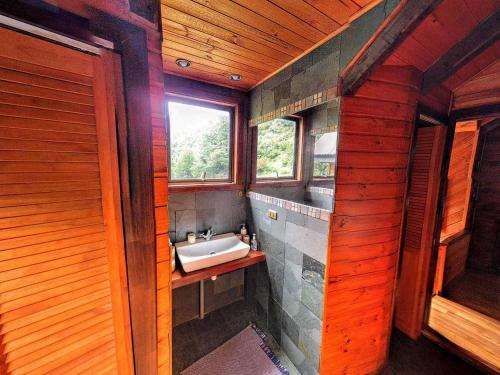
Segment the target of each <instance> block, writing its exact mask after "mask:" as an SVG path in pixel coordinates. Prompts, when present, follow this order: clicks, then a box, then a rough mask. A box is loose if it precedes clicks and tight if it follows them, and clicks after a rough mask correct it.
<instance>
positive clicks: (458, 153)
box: [441, 121, 479, 240]
mask: <svg viewBox="0 0 500 375" xmlns="http://www.w3.org/2000/svg"><path fill="white" fill-rule="evenodd" d="M474 123H475V129H474V130H472V131H462V130H463V129H461V126H460V123H457V127H458V128H457V129H458V131H456V132H455V136H454V139H453V146H452V149H451V157H450V165H449V169H448V180H447V188H446V198H445V204H444V212H443V220H442V225H441V239H442V240H443V239H445V238H447V237H450V236H452V235H454V234H457V233H459V232H461V231H463V230H464V229H465V227H466V225H467V217H468V211H469V209H468V208H469V202H470V198H471V196H470V195H471V188H472V172H473V169H474V159H475V156H476V147H477V141H478V136H479V130H478V129H477V121H474Z"/></svg>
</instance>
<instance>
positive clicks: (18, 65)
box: [0, 28, 133, 374]
mask: <svg viewBox="0 0 500 375" xmlns="http://www.w3.org/2000/svg"><path fill="white" fill-rule="evenodd" d="M0 45H1V46H2V47H1V48H0V359H1V362H0V363H1V364H2V368H0V373H2V374H45V373H51V374H70V373H71V374H80V373H92V374H101V373H120V374H130V373H132V372H133V364H132V363H133V362H132V350H131V334H130V318H129V312H128V311H129V306H128V294H127V278H126V271H125V254H124V243H123V228H122V218H121V209H120V195H119V193H120V189H119V175H118V162H117V145H116V138H115V135H116V130H115V121H114V117H113V116H114V109H113V100H110V99H111V98H113V97H114V93H113V85H112V84H111V83H107V82H106V77H107V76H109V74H107V72H109V71H108V70H106V67H110V66H112V64H111V63H108V62H109V60H110V59H111V56H110V53H109V52H108V53H104V54H103V55H102V56H94V55H90V54H87V53H83V52H79V51H76V50H73V49H70V48H67V47H63V46H60V45H56V44H53V43H50V42H47V41H44V40H41V39H37V38H34V37H31V36H27V35H24V34H21V33H18V32H15V31H12V30H8V29H3V28H0Z"/></svg>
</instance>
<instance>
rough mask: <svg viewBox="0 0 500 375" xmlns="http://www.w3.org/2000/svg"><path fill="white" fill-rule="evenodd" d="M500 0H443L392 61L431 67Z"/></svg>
mask: <svg viewBox="0 0 500 375" xmlns="http://www.w3.org/2000/svg"><path fill="white" fill-rule="evenodd" d="M499 3H500V2H499V0H481V1H478V0H443V1H442V3H441V4H440V5H439V6H438V7H437V8H436V9H435V10H434V11H433V12H432V13H431V14H430V15H429V16H427V17H426V18H425V19H424V20H423V21H422V22H421V23H420V24H419V25H418V26H417V28H416V29H415V30H414V31H413V32H412V33H411V34H410V35H409V36H408V37H407V38H406V39H405V40H404V43H402V44H401V46H399V47H398V48H397V49H396V50H395V51H394V53H393V54H392V55H391V57H390V58H389V59H388V60H387V61H386V64H388V65H413V66H415V67H416V68H417V69H418V70H420V71H421V72H425V71H427V70H428V69H429V68H430V67H431V66H432V65H433V64H434V63H435V62H436V61H438V59H439V58H440V57H441V56H443V55H444V54H445V53H446V52H447V51H448V50H449V49H450V48H452V47H453V46H454V45H455V44H456V43H458V42H459V41H461V40H463V39H464V38H465V37H466V36H467V35H468V34H469V33H471V32H472V31H473V30H474V29H475V28H476V27H478V26H479V24H481V23H482V22H484V21H485V19H487V18H488V17H489V16H491V15H492V14H493V13H495V11H497V10H498V8H499Z"/></svg>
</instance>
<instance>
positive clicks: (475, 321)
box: [429, 296, 500, 373]
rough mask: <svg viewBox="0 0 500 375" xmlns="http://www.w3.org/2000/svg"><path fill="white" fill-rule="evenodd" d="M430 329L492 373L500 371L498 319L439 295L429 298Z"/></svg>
mask: <svg viewBox="0 0 500 375" xmlns="http://www.w3.org/2000/svg"><path fill="white" fill-rule="evenodd" d="M429 326H430V327H431V328H432V329H434V330H435V331H436V332H438V333H440V334H441V335H443V336H444V337H445V338H447V339H448V340H450V341H451V342H452V343H454V344H456V345H458V346H459V347H461V348H463V349H464V350H466V351H467V352H469V354H471V355H472V357H473V358H476V359H479V360H480V361H481V362H482V363H484V364H485V365H486V366H488V367H489V368H490V370H491V371H492V372H493V373H498V372H499V371H500V360H499V358H498V353H499V351H500V323H499V322H498V320H496V319H493V318H490V317H488V316H486V315H483V314H481V313H478V312H476V311H474V310H472V309H469V308H467V307H464V306H462V305H459V304H458V303H455V302H452V301H450V300H448V299H445V298H443V297H441V296H434V297H432V302H431V308H430V316H429Z"/></svg>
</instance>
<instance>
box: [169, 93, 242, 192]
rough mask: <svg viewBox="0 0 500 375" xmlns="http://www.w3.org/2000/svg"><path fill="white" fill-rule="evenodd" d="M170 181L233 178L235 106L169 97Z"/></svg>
mask: <svg viewBox="0 0 500 375" xmlns="http://www.w3.org/2000/svg"><path fill="white" fill-rule="evenodd" d="M167 106H168V118H169V132H170V171H171V172H170V181H171V182H174V183H205V182H232V180H233V172H232V171H233V155H232V149H233V132H234V129H233V123H234V119H233V117H234V110H233V108H232V107H229V106H222V105H215V104H211V103H205V102H197V101H192V100H189V101H188V100H181V99H177V98H175V99H173V98H170V99H169V100H168V101H167Z"/></svg>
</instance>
